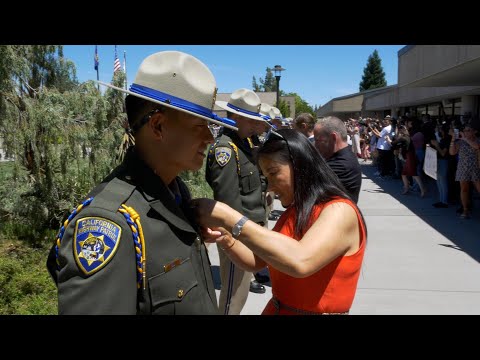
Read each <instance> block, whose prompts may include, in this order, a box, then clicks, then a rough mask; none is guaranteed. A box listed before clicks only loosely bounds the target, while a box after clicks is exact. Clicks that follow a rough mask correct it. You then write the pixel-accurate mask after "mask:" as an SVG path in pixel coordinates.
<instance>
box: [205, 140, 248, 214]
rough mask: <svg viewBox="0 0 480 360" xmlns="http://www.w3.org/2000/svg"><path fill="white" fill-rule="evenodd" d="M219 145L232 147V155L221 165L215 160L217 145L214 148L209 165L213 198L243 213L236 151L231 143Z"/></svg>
mask: <svg viewBox="0 0 480 360" xmlns="http://www.w3.org/2000/svg"><path fill="white" fill-rule="evenodd" d="M218 146H224V147H229V148H230V149H231V157H230V160H229V161H228V162H227V164H226V165H224V166H220V165H219V164H218V162H217V161H216V160H215V150H216V147H215V148H214V149H213V155H212V156H213V158H212V159H211V161H210V162H209V165H208V166H209V167H210V169H209V183H210V186H211V187H212V190H213V198H214V199H215V200H217V201H221V202H223V203H225V204H227V205H229V206H230V207H231V208H233V209H235V210H237V211H238V212H240V213H243V208H242V201H241V198H240V188H239V183H238V170H237V159H236V158H235V151H234V150H233V149H232V147H231V146H230V145H218Z"/></svg>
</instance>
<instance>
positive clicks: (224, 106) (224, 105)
mask: <svg viewBox="0 0 480 360" xmlns="http://www.w3.org/2000/svg"><path fill="white" fill-rule="evenodd" d="M215 104H216V105H217V106H219V107H221V108H222V109H223V110H227V111H228V112H231V113H234V114H237V115H240V116H244V117H247V118H249V119H253V120H258V121H265V119H263V118H262V117H260V116H256V115H250V114H246V113H243V112H240V111H237V110H235V109H232V108H231V107H229V106H228V101H220V100H218V101H215Z"/></svg>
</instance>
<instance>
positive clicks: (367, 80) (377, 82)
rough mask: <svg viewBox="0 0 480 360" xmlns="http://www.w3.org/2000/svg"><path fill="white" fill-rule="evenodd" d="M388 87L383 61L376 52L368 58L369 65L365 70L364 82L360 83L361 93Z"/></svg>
mask: <svg viewBox="0 0 480 360" xmlns="http://www.w3.org/2000/svg"><path fill="white" fill-rule="evenodd" d="M384 86H387V81H386V80H385V72H384V71H383V67H382V60H381V59H380V57H379V56H378V51H377V50H376V49H375V51H374V52H373V53H372V55H370V56H369V57H368V61H367V65H366V66H365V68H364V69H363V76H362V81H361V82H360V89H359V91H365V90H370V89H376V88H381V87H384Z"/></svg>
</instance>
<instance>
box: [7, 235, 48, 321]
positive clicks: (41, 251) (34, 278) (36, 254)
mask: <svg viewBox="0 0 480 360" xmlns="http://www.w3.org/2000/svg"><path fill="white" fill-rule="evenodd" d="M49 248H50V245H45V246H42V247H39V248H31V247H29V246H27V245H26V244H25V243H24V242H23V241H20V240H15V239H7V238H5V237H0V315H10V314H18V315H49V314H57V290H56V287H55V284H54V283H53V280H52V279H51V278H50V275H49V274H48V271H47V268H46V265H45V264H46V259H47V255H48V251H49Z"/></svg>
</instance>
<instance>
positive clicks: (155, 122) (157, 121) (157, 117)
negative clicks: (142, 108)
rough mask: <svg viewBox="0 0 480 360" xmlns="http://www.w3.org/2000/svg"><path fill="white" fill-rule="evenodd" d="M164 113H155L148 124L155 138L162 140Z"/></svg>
mask: <svg viewBox="0 0 480 360" xmlns="http://www.w3.org/2000/svg"><path fill="white" fill-rule="evenodd" d="M165 119H166V117H165V112H164V111H159V112H156V113H155V114H154V115H153V116H152V117H151V118H150V121H149V122H148V126H149V128H150V129H151V131H152V132H153V134H154V136H155V137H158V138H160V139H161V138H163V124H164V123H165Z"/></svg>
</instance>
